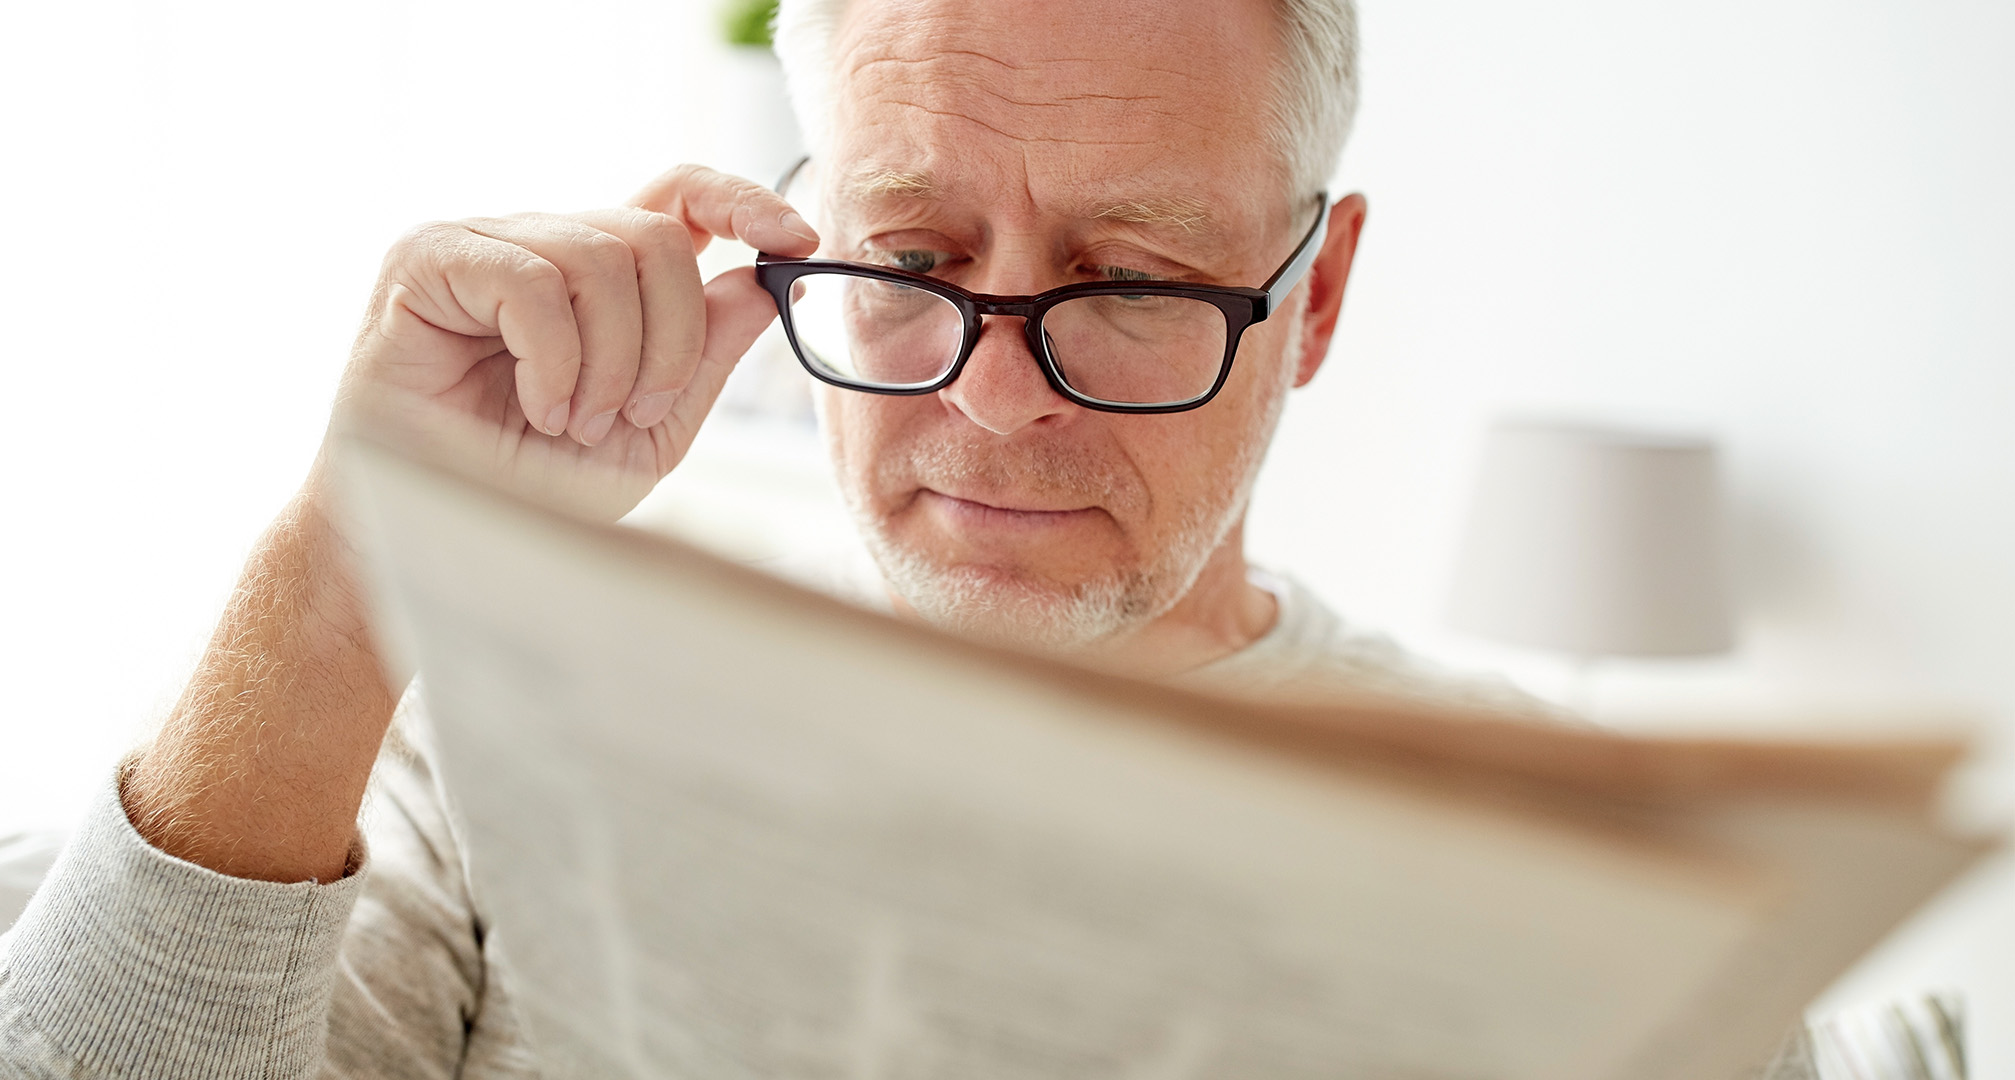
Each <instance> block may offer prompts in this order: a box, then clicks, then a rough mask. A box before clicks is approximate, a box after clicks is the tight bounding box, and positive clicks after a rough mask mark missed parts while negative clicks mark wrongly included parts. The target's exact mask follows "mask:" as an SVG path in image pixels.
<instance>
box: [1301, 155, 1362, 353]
mask: <svg viewBox="0 0 2015 1080" xmlns="http://www.w3.org/2000/svg"><path fill="white" fill-rule="evenodd" d="M1366 209H1367V207H1366V205H1365V201H1364V196H1362V195H1347V196H1345V197H1344V198H1343V199H1341V200H1339V201H1338V202H1337V204H1336V205H1335V206H1333V207H1331V208H1330V211H1329V236H1328V237H1327V238H1325V239H1324V240H1323V242H1322V252H1321V253H1320V254H1318V255H1317V256H1316V257H1315V262H1314V264H1313V265H1311V266H1310V267H1309V268H1308V277H1306V278H1304V279H1303V281H1302V284H1303V286H1304V287H1305V288H1306V289H1307V290H1308V300H1307V303H1308V311H1307V312H1306V314H1305V315H1304V316H1303V318H1302V322H1301V344H1300V348H1301V357H1300V361H1299V362H1298V363H1297V364H1296V365H1295V371H1294V385H1296V386H1306V385H1308V381H1309V380H1310V379H1313V378H1315V373H1316V372H1317V371H1319V370H1321V368H1322V361H1323V359H1324V358H1325V357H1327V356H1328V355H1329V339H1330V338H1331V337H1333V336H1334V335H1335V334H1336V320H1337V318H1338V317H1339V316H1341V315H1342V314H1343V287H1344V284H1345V283H1346V282H1348V281H1349V280H1350V263H1351V260H1352V259H1354V258H1356V256H1357V237H1358V234H1359V233H1362V232H1363V231H1364V215H1365V212H1366Z"/></svg>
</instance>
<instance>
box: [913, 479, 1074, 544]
mask: <svg viewBox="0 0 2015 1080" xmlns="http://www.w3.org/2000/svg"><path fill="white" fill-rule="evenodd" d="M988 499H989V501H982V500H980V499H977V498H969V497H964V496H959V495H948V494H946V493H944V492H942V491H937V490H934V489H932V488H920V489H918V491H917V502H918V503H920V504H921V505H922V508H923V509H924V510H925V512H927V513H929V514H930V515H931V516H933V517H936V518H938V519H939V520H940V521H943V522H944V523H945V524H947V525H950V526H952V527H954V528H957V529H959V530H961V531H966V530H973V531H984V532H991V533H1004V532H1041V531H1047V530H1050V529H1057V528H1066V527H1069V526H1073V525H1078V524H1081V523H1083V522H1086V521H1089V520H1091V519H1093V518H1096V517H1099V516H1102V515H1103V514H1104V511H1102V510H1100V509H1099V508H1098V507H1096V506H1076V507H1059V506H1042V505H1040V504H1039V500H1034V499H1026V500H1024V499H1019V498H1012V497H1009V498H1003V497H1001V496H989V497H988Z"/></svg>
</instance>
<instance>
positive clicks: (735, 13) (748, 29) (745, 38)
mask: <svg viewBox="0 0 2015 1080" xmlns="http://www.w3.org/2000/svg"><path fill="white" fill-rule="evenodd" d="M776 14H777V0H728V2H727V3H726V4H723V5H722V6H721V32H722V33H723V34H725V35H726V36H727V39H728V44H730V45H747V46H751V47H755V48H763V49H767V48H769V47H770V20H771V19H773V18H775V17H776Z"/></svg>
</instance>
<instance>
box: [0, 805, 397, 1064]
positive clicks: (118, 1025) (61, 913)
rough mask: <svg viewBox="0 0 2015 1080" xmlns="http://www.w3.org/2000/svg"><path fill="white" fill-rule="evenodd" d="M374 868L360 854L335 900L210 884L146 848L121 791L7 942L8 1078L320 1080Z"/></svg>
mask: <svg viewBox="0 0 2015 1080" xmlns="http://www.w3.org/2000/svg"><path fill="white" fill-rule="evenodd" d="M363 864H364V854H363V846H362V844H361V842H360V843H359V845H358V847H357V849H356V851H355V852H354V853H353V855H352V857H351V870H350V872H349V873H348V874H346V875H345V876H344V877H343V878H342V879H341V880H339V881H335V882H331V883H328V884H317V883H314V882H302V883H297V884H277V883H273V882H264V881H250V880H246V879H243V878H234V877H228V876H226V875H223V874H219V873H216V872H215V871H211V870H207V869H204V868H203V867H200V866H197V865H195V864H193V863H189V862H185V861H183V860H181V859H177V858H175V857H173V856H171V855H168V854H166V853H164V852H162V851H161V850H159V849H158V848H155V847H154V846H152V845H151V844H149V843H147V841H146V840H144V839H142V838H141V837H140V834H139V833H138V832H136V831H135V830H134V828H133V826H132V824H131V822H129V821H128V820H127V817H126V811H125V808H124V806H123V805H122V804H121V802H120V798H119V791H118V781H117V777H116V776H115V777H113V778H111V779H110V780H109V781H108V782H107V783H106V785H105V786H104V788H102V789H101V790H100V792H99V794H98V797H97V799H96V800H95V801H94V802H93V804H92V806H91V809H90V811H89V813H88V814H87V816H86V818H85V820H84V822H83V825H82V826H81V827H80V828H79V829H78V831H77V832H76V834H75V835H73V836H72V837H71V840H70V842H69V844H68V845H67V846H66V847H65V848H64V850H63V853H62V854H61V855H60V856H59V857H58V858H57V860H56V864H55V865H54V866H53V867H52V868H51V869H50V872H49V877H48V879H47V881H45V882H44V883H43V886H42V888H41V889H40V890H39V891H38V892H37V893H36V895H35V898H34V900H32V901H31V902H30V903H29V906H28V908H27V910H26V911H24V912H23V913H22V915H21V919H20V921H19V922H17V923H16V924H15V926H14V928H13V929H12V930H11V931H9V932H8V934H7V935H6V936H5V937H4V938H0V1077H6V1078H9V1080H12V1078H24V1080H42V1078H44V1077H48V1078H55V1077H64V1078H75V1077H93V1078H96V1077H146V1078H149V1080H155V1078H158V1080H180V1078H184V1077H188V1078H192V1080H193V1078H197V1077H202V1078H206V1080H210V1078H214V1080H227V1078H238V1077H245V1078H252V1077H276V1078H291V1077H312V1076H314V1075H316V1073H317V1072H318V1071H319V1070H320V1068H321V1065H322V1061H323V1057H324V1043H325V1039H326V1035H327V1029H328V1012H329V999H330V994H331V987H332V986H333V985H334V982H335V969H336V966H337V963H338V957H339V950H340V946H341V942H342V938H343V934H344V928H345V925H346V924H347V922H348V920H349V917H350V910H351V908H352V906H353V905H354V904H355V903H356V900H357V896H358V893H359V891H360V890H361V888H362V886H363V880H364V874H363V870H364V865H363Z"/></svg>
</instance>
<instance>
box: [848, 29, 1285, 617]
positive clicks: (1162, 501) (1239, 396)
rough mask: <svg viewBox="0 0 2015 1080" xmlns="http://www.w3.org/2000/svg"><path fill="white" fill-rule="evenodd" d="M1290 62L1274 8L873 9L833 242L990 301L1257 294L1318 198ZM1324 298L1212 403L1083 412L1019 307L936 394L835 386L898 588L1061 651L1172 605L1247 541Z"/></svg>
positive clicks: (875, 541)
mask: <svg viewBox="0 0 2015 1080" xmlns="http://www.w3.org/2000/svg"><path fill="white" fill-rule="evenodd" d="M1279 54H1280V50H1279V47H1278V30H1277V27H1276V25H1275V22H1274V14H1273V5H1272V4H1271V3H1266V2H1260V0H1255V2H1250V3H1227V2H1225V0H1160V2H1157V3H1154V4H1140V3H1129V2H1120V0H1013V2H1007V0H991V2H975V0H895V2H872V0H857V2H856V3H854V4H853V5H852V10H851V11H850V13H849V15H848V18H847V20H846V23H845V25H844V26H843V27H842V29H841V32H840V34H839V35H838V39H837V41H836V42H835V49H834V61H835V65H834V66H835V73H834V93H835V96H836V101H837V108H836V126H835V128H834V131H833V139H832V145H831V153H830V155H829V159H828V160H826V161H824V162H822V163H821V165H822V168H821V171H820V176H821V190H822V194H823V197H822V201H823V213H822V215H821V216H822V220H821V222H820V225H821V228H822V232H823V235H824V236H825V243H826V246H825V248H824V249H823V250H822V252H821V253H822V254H824V255H827V256H830V257H837V258H845V259H856V260H861V261H867V262H876V263H883V264H887V265H893V266H898V267H901V268H903V269H908V270H915V271H920V272H924V273H928V274H931V275H933V276H936V277H939V278H942V279H944V280H947V281H950V282H953V283H955V284H958V285H960V286H963V287H965V288H967V289H971V290H973V291H976V292H986V293H1002V294H1027V293H1037V292H1041V291H1043V290H1045V289H1049V288H1053V287H1055V286H1058V285H1062V284H1066V283H1068V282H1074V281H1096V280H1109V279H1125V278H1130V277H1131V278H1140V277H1152V278H1157V279H1173V280H1179V281H1189V282H1199V283H1211V284H1223V285H1245V286H1257V285H1259V284H1261V283H1262V282H1263V281H1264V280H1265V278H1266V277H1267V275H1268V274H1270V273H1271V272H1272V271H1273V270H1274V269H1275V268H1276V267H1277V266H1278V265H1279V264H1280V263H1281V262H1282V261H1283V260H1284V259H1285V258H1286V257H1287V255H1288V254H1289V252H1290V251H1291V249H1292V248H1293V246H1294V244H1295V242H1296V241H1297V240H1299V239H1300V237H1301V234H1302V232H1303V230H1305V229H1306V228H1307V226H1308V225H1309V223H1310V222H1311V221H1312V220H1313V215H1314V214H1315V212H1316V207H1315V204H1314V201H1313V200H1312V199H1311V200H1309V201H1308V203H1307V204H1306V205H1303V204H1302V203H1300V202H1299V201H1296V200H1293V199H1291V198H1290V197H1289V186H1288V180H1287V177H1286V175H1285V172H1284V169H1285V163H1284V161H1283V159H1282V158H1281V157H1280V155H1279V154H1278V153H1277V152H1276V150H1275V149H1274V145H1275V144H1274V142H1273V140H1272V134H1273V131H1274V126H1273V125H1274V123H1275V121H1274V120H1273V118H1272V116H1271V115H1270V110H1269V105H1270V103H1271V102H1272V101H1273V85H1274V84H1273V79H1274V78H1275V74H1276V65H1277V63H1278V57H1279ZM1299 300H1300V291H1299V290H1298V291H1297V294H1296V296H1295V297H1294V298H1291V299H1290V301H1289V303H1288V305H1287V307H1286V310H1285V311H1282V312H1278V313H1276V314H1275V315H1274V317H1273V318H1272V319H1270V320H1268V321H1267V322H1264V323H1261V324H1259V325H1258V326H1255V327H1253V328H1252V329H1250V330H1249V331H1248V332H1247V333H1246V335H1245V337H1244V339H1243V343H1242V344H1241V346H1240V349H1239V352H1238V359H1237V362H1236V363H1235V364H1234V365H1233V368H1232V372H1231V376H1230V379H1229V381H1228V382H1227V383H1226V385H1225V387H1224V389H1223V390H1222V391H1221V392H1220V393H1219V395H1218V396H1217V397H1216V398H1215V399H1213V400H1212V401H1211V402H1210V403H1208V404H1206V405H1205V406H1203V407H1202V408H1199V409H1195V410H1192V411H1189V412H1182V413H1174V414H1162V415H1120V414H1113V413H1103V412H1096V411H1091V410H1087V409H1084V408H1081V407H1079V406H1077V405H1074V404H1072V403H1070V402H1068V401H1066V400H1065V399H1063V398H1062V397H1060V396H1058V395H1057V394H1056V393H1055V391H1053V390H1052V389H1051V388H1050V386H1049V385H1048V383H1047V382H1046V381H1045V380H1044V377H1043V374H1042V371H1041V369H1040V368H1039V367H1038V366H1037V363H1036V361H1035V358H1034V357H1032V356H1031V355H1030V353H1029V351H1028V347H1027V344H1026V341H1025V339H1024V337H1023V334H1022V326H1021V323H1020V321H1019V320H1015V319H1006V318H988V319H987V320H986V326H985V329H984V331H983V332H982V334H981V336H980V339H979V343H978V345H977V347H976V348H975V350H974V352H973V354H972V357H971V359H970V360H969V362H968V363H967V365H966V367H965V369H964V371H963V373H962V374H961V375H960V376H959V378H958V380H957V381H956V382H954V383H953V384H952V385H951V386H950V387H948V388H946V389H945V390H943V391H941V392H939V393H937V394H933V395H925V396H919V397H893V396H882V395H871V394H863V393H859V392H855V391H849V390H840V389H834V388H830V387H824V388H822V390H821V394H822V398H821V402H820V405H821V409H822V412H823V415H824V419H825V423H826V428H827V433H828V438H829V441H830V443H831V448H832V452H833V458H834V462H835V464H836V466H837V469H838V474H839V477H840V482H841V485H842V487H843V489H844V491H845V493H846V495H847V497H848V499H849V502H850V503H851V504H852V505H853V507H854V510H855V513H856V514H857V516H858V517H859V518H860V521H861V525H862V528H863V532H864V535H865V536H866V538H867V540H868V542H869V545H870V547H871V548H872V549H873V550H874V552H875V554H876V557H877V559H878V561H879V562H880V563H881V565H882V569H883V571H884V572H885V573H886V574H888V576H889V578H890V580H891V582H892V584H893V585H894V586H895V588H896V590H897V592H898V593H899V594H901V596H902V597H903V599H904V600H905V601H907V602H908V603H909V604H910V605H911V606H913V607H914V608H916V609H917V610H918V611H919V612H921V613H922V614H923V615H924V616H926V617H927V618H931V619H932V620H933V621H938V622H944V623H949V624H953V625H957V626H961V627H963V628H965V629H968V630H972V631H976V632H980V633H985V634H989V635H992V636H997V637H1004V638H1010V639H1022V640H1030V641H1034V642H1037V643H1044V644H1048V645H1051V646H1071V645H1082V644H1086V643H1089V642H1092V641H1096V640H1098V639H1101V638H1108V637H1112V636H1115V635H1119V634H1124V633H1125V632H1126V631H1128V630H1130V629H1133V628H1136V627H1138V626H1139V625H1142V624H1144V623H1145V622H1147V621H1149V620H1151V619H1153V618H1156V617H1158V616H1159V615H1161V614H1163V613H1164V612H1166V611H1167V610H1169V609H1170V608H1171V607H1172V606H1173V605H1174V604H1175V603H1176V602H1177V601H1179V600H1180V599H1181V598H1182V597H1183V595H1184V594H1185V593H1186V592H1187V591H1188V590H1189V588H1190V586H1191V584H1192V583H1193V582H1194V581H1195V580H1196V578H1197V575H1198V574H1199V572H1200V571H1201V570H1202V569H1203V567H1204V566H1205V564H1206V563H1207V562H1208V561H1209V560H1210V558H1211V556H1212V555H1213V554H1214V553H1218V552H1220V551H1221V550H1223V549H1225V548H1226V546H1227V545H1229V546H1230V547H1231V548H1232V549H1234V550H1235V549H1236V548H1237V546H1238V536H1237V531H1236V530H1237V528H1238V526H1239V523H1240V521H1241V519H1242V516H1243V513H1244V507H1245V501H1246V496H1247V493H1248V492H1249V490H1250V486H1251V480H1252V477H1253V474H1254V472H1255V471H1256V469H1257V467H1258V464H1259V461H1260V458H1261V456H1262V454H1263V452H1264V449H1265V446H1266V443H1267V441H1268V439H1269V438H1270V437H1271V435H1272V431H1273V427H1274V423H1275V421H1276V420H1277V418H1278V415H1279V408H1280V404H1281V400H1282V398H1283V396H1284V395H1285V393H1286V391H1287V389H1288V387H1289V385H1290V384H1291V383H1292V382H1293V381H1294V379H1295V374H1296V373H1295V368H1296V364H1295V360H1296V359H1297V358H1298V357H1297V356H1295V355H1291V354H1292V353H1294V352H1295V350H1292V349H1290V348H1289V347H1288V346H1289V345H1290V344H1293V343H1294V341H1295V339H1296V338H1297V336H1298V329H1299V323H1300V319H1299V317H1298V316H1299V311H1300V303H1299Z"/></svg>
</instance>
